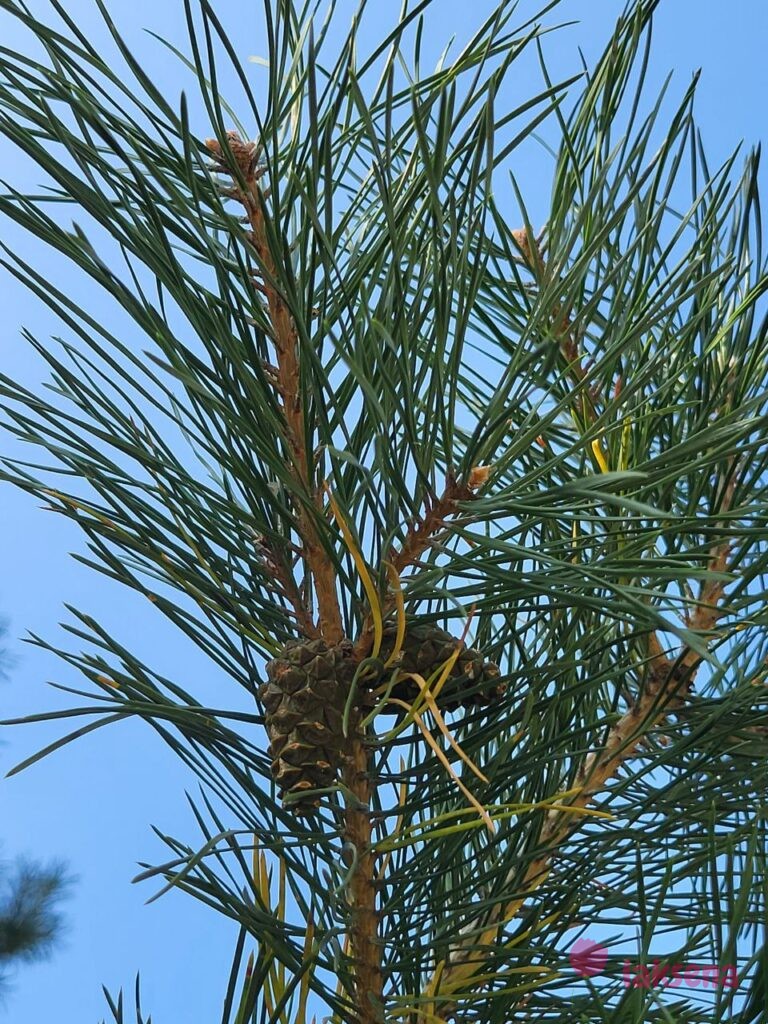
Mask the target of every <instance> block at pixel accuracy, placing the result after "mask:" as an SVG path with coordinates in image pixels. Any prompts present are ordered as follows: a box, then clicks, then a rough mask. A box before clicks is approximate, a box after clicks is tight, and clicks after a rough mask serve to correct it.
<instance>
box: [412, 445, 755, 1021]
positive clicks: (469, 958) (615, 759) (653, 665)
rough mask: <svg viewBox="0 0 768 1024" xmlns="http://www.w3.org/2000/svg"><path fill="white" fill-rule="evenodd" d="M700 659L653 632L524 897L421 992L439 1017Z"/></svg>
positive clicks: (703, 592) (557, 812)
mask: <svg viewBox="0 0 768 1024" xmlns="http://www.w3.org/2000/svg"><path fill="white" fill-rule="evenodd" d="M736 484H737V475H736V473H735V472H734V471H733V464H731V465H729V467H728V473H727V478H726V485H725V488H724V493H723V496H722V500H721V505H720V509H721V512H723V513H728V512H730V510H731V506H732V503H733V496H734V492H735V489H736ZM721 526H724V524H721ZM730 553H731V544H730V542H729V541H723V542H719V543H717V544H715V545H714V546H713V547H712V549H711V552H710V557H709V571H710V578H709V579H707V580H705V582H704V583H703V584H702V586H701V588H700V594H699V600H698V601H697V603H696V607H695V609H694V611H693V613H692V615H690V616H689V623H688V624H689V628H690V629H691V630H692V631H693V632H695V633H696V634H698V635H701V636H702V637H703V638H704V639H705V640H706V639H707V637H708V636H709V635H710V634H711V631H712V629H713V627H714V625H715V624H716V622H717V619H718V618H719V616H720V615H721V614H722V609H721V607H720V605H721V602H722V600H723V597H724V594H725V585H726V584H725V582H724V581H723V579H722V576H723V574H724V573H726V572H727V570H728V567H729V555H730ZM702 660H703V658H702V655H701V654H700V653H699V652H697V651H694V650H693V649H692V648H691V647H689V646H686V647H684V648H683V650H682V651H681V652H680V653H679V654H678V655H676V656H674V657H672V656H670V655H669V654H668V653H667V652H666V651H665V649H664V648H663V646H662V644H661V642H660V641H659V638H658V635H657V634H656V633H652V634H650V636H649V638H648V660H647V668H646V680H645V685H644V687H643V689H642V691H641V693H640V694H639V696H638V697H637V699H636V700H635V701H634V702H633V704H632V706H631V707H630V708H629V709H628V710H627V711H626V712H625V713H624V714H623V715H622V716H621V718H620V719H619V720H618V721H617V722H615V723H614V725H613V726H612V727H611V728H610V730H609V732H608V735H607V737H606V740H605V742H604V744H603V746H602V748H601V749H600V750H598V751H594V752H592V753H590V754H588V755H587V756H586V757H585V759H584V763H583V764H582V766H581V768H580V769H579V771H578V773H577V776H576V783H575V788H576V789H577V791H578V792H577V795H576V796H575V797H573V798H571V799H570V800H568V801H567V804H568V810H561V809H559V808H558V809H554V810H550V811H549V812H548V813H547V815H546V817H545V819H544V824H543V827H542V829H541V832H540V835H539V843H538V845H539V847H540V848H541V852H540V853H539V854H538V855H537V856H536V857H534V859H533V860H532V861H531V862H530V864H529V865H528V867H527V869H526V871H525V873H524V875H523V878H522V880H521V881H520V883H519V885H517V886H516V888H517V891H518V893H519V895H517V896H515V897H514V898H513V899H511V900H509V901H508V902H506V903H500V904H497V905H496V906H494V907H493V909H492V910H491V911H490V912H489V913H488V914H487V915H485V916H484V917H483V918H482V919H481V920H474V921H472V922H470V923H469V924H468V925H466V926H465V927H464V928H463V929H462V933H461V940H460V941H459V942H458V943H457V944H456V945H455V946H454V947H453V949H452V951H451V953H450V956H449V958H448V960H447V962H445V963H443V964H441V965H440V966H439V967H438V969H437V971H436V972H435V975H434V976H433V979H432V980H431V982H430V983H429V984H428V986H427V988H426V990H425V993H424V997H425V999H427V1000H428V1001H429V1003H428V1005H430V1006H432V1005H434V1006H435V1007H436V1012H437V1013H439V1014H440V1017H441V1018H442V1017H447V1016H450V1015H451V1014H452V1013H454V1011H455V1009H456V1003H455V1001H454V998H455V994H456V992H457V989H459V988H460V987H462V986H464V985H465V984H466V983H468V982H470V981H471V979H472V977H473V976H474V975H477V974H479V973H481V972H482V970H483V967H484V963H485V959H486V957H487V950H489V949H490V948H491V946H492V943H493V942H494V940H495V939H496V937H497V935H498V931H499V929H500V928H501V927H503V926H504V925H505V924H506V923H507V922H509V921H511V920H512V919H513V918H514V917H515V916H516V915H517V914H518V912H519V911H520V910H521V909H522V907H523V906H524V904H525V901H526V899H528V898H529V897H530V896H531V894H532V893H534V892H535V891H536V890H537V889H539V888H540V887H541V886H542V885H543V884H544V882H545V881H546V880H547V878H548V876H549V874H550V870H551V867H552V862H553V859H554V858H555V856H556V854H557V852H558V850H559V849H560V848H561V847H562V846H563V844H564V843H565V842H566V840H568V839H569V838H571V836H573V834H574V833H575V832H576V831H577V830H578V828H579V825H580V822H581V820H582V819H581V816H580V815H579V814H578V813H574V812H578V811H579V810H583V809H586V808H587V807H588V806H589V805H590V804H591V803H592V802H593V800H594V799H595V798H596V797H597V796H599V794H600V793H601V792H602V791H603V790H604V788H605V786H606V784H607V783H608V782H609V781H610V780H611V779H612V778H614V777H615V776H616V774H617V772H618V771H619V769H620V768H621V766H622V765H623V764H624V763H625V762H626V761H627V760H628V759H629V758H631V757H632V756H633V755H634V754H635V753H636V752H637V750H638V748H639V747H641V746H642V744H643V742H644V740H646V739H647V737H648V736H649V734H650V733H651V732H652V731H653V730H654V729H656V728H657V727H658V726H659V725H660V724H661V723H663V722H664V721H665V719H666V716H667V715H668V713H669V712H670V711H675V710H678V709H679V708H680V707H681V706H682V705H683V704H684V700H685V696H687V695H688V694H689V693H690V691H691V689H692V688H693V683H694V680H695V676H696V672H697V670H698V668H699V666H700V665H701V662H702ZM507 885H508V887H512V886H513V885H515V877H514V874H510V876H509V877H508V879H507ZM441 997H443V998H441ZM444 997H447V998H444ZM452 997H454V998H452ZM433 1001H434V1003H433Z"/></svg>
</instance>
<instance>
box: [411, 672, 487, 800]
mask: <svg viewBox="0 0 768 1024" xmlns="http://www.w3.org/2000/svg"><path fill="white" fill-rule="evenodd" d="M411 679H414V680H415V681H416V685H417V686H418V687H419V689H420V690H421V692H422V694H423V695H424V700H425V702H426V705H427V707H428V708H429V710H430V711H431V712H432V715H433V717H434V719H435V722H436V723H437V727H438V729H439V730H440V732H441V733H442V734H443V736H445V738H446V739H447V740H448V742H449V743H450V745H451V746H452V747H453V749H454V750H455V751H456V753H457V754H458V755H459V757H460V758H461V760H462V761H463V762H464V764H465V765H466V766H467V767H468V768H469V770H470V771H471V772H473V773H474V774H475V775H476V776H477V777H478V779H480V781H481V782H485V783H486V784H487V783H488V781H489V780H488V779H487V778H486V777H485V775H483V773H482V772H481V771H480V769H479V768H478V767H477V765H476V764H475V763H474V761H472V759H471V758H470V757H468V755H467V754H465V753H464V751H463V750H462V749H461V747H460V746H459V744H458V743H457V742H456V739H455V738H454V735H453V733H452V732H451V730H450V729H449V728H448V726H447V725H446V724H445V719H444V718H443V716H442V714H441V712H440V709H439V708H438V706H437V704H436V703H435V698H434V697H433V696H432V694H431V693H430V691H429V687H428V686H427V684H426V682H425V681H424V678H423V677H422V676H420V675H417V674H416V673H413V674H412V675H411Z"/></svg>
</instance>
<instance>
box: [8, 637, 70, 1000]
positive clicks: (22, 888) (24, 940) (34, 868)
mask: <svg viewBox="0 0 768 1024" xmlns="http://www.w3.org/2000/svg"><path fill="white" fill-rule="evenodd" d="M4 635H5V626H4V625H2V624H0V637H2V636H4ZM11 663H12V662H11V659H10V656H9V654H8V651H7V650H6V649H5V648H0V678H1V677H5V676H6V675H7V671H8V668H9V665H10V664H11ZM68 885H69V880H68V878H67V875H66V872H65V870H64V868H63V866H61V865H59V864H48V865H44V864H41V863H38V862H36V861H33V860H29V859H27V858H25V857H19V858H17V859H16V860H15V861H14V862H12V863H11V862H8V863H0V985H1V984H2V983H3V982H4V981H5V979H6V977H7V974H8V971H9V969H10V968H11V967H13V966H15V965H16V964H17V963H19V962H23V961H28V960H38V959H41V958H43V957H45V956H48V955H49V954H50V952H51V950H52V948H53V946H54V943H55V941H56V939H57V938H58V937H59V935H60V934H61V928H62V917H61V913H60V906H61V901H62V899H63V898H64V896H65V895H66V891H67V888H68Z"/></svg>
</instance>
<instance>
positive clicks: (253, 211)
mask: <svg viewBox="0 0 768 1024" xmlns="http://www.w3.org/2000/svg"><path fill="white" fill-rule="evenodd" d="M227 136H228V142H229V148H230V151H231V153H232V156H233V157H234V159H235V161H236V162H237V167H238V170H239V172H240V175H241V177H242V178H243V180H244V181H245V185H246V188H245V191H242V190H241V189H240V188H239V187H237V188H233V189H231V190H229V191H228V194H229V195H231V197H232V198H237V199H238V200H239V201H240V202H241V203H242V204H243V206H244V207H245V212H246V219H247V222H248V224H249V225H250V228H251V233H250V241H251V244H252V245H253V248H254V250H255V252H256V255H257V256H258V259H259V264H260V271H261V276H262V277H263V280H264V283H263V285H262V284H259V285H258V290H259V291H260V292H261V293H262V294H263V295H264V296H265V299H266V305H267V312H268V315H269V320H270V323H271V325H272V332H271V333H272V342H273V344H274V347H275V359H276V366H275V367H274V368H273V370H272V372H273V377H274V384H275V389H276V390H277V392H278V395H279V396H280V401H281V404H282V410H283V416H284V418H285V424H286V438H287V442H288V447H289V449H290V459H291V469H292V474H293V477H294V481H295V483H296V486H297V491H298V493H299V494H300V495H301V494H302V493H303V494H306V495H307V497H308V500H309V503H311V505H313V506H314V507H315V509H317V511H318V512H319V511H320V509H321V507H322V498H321V495H320V492H319V489H318V487H317V486H316V484H315V482H314V481H313V479H312V462H311V453H310V451H309V450H308V446H307V440H306V432H305V423H304V408H303V403H302V398H301V383H300V373H299V345H298V336H297V332H296V325H295V323H294V321H293V318H292V316H291V314H290V310H289V309H288V307H287V306H286V304H285V302H284V300H283V297H282V295H281V294H280V292H279V291H278V288H277V287H276V284H275V282H276V280H277V273H276V271H277V267H276V264H275V259H274V257H273V255H272V251H271V249H270V247H269V243H268V237H267V229H266V224H265V221H264V207H263V195H262V192H261V188H260V186H259V178H260V177H261V174H260V171H259V169H258V168H257V154H258V150H257V147H256V145H255V144H254V143H250V142H249V143H245V142H243V141H242V139H240V137H239V136H238V135H237V133H236V132H228V133H227ZM206 147H207V149H208V150H209V151H210V152H211V153H212V154H213V156H214V157H215V159H216V161H217V168H218V169H219V170H221V171H223V172H225V173H228V174H230V175H231V176H233V177H235V175H234V174H233V169H230V168H228V167H227V154H225V153H224V152H223V150H222V147H221V144H220V143H219V142H218V141H217V140H216V139H208V140H207V141H206ZM295 511H296V518H297V520H298V530H299V534H300V535H301V540H302V545H303V550H302V553H303V556H304V558H305V561H306V564H307V568H308V570H309V574H310V576H311V578H312V580H313V582H314V587H315V594H316V596H317V607H318V613H319V620H320V622H319V628H320V633H321V634H322V636H323V638H324V639H325V640H326V641H327V642H328V643H329V644H337V643H339V642H340V641H341V639H342V637H343V635H344V630H343V627H342V622H341V611H340V609H339V601H338V595H337V592H336V574H335V572H334V569H333V565H332V563H331V561H330V559H329V558H328V555H327V553H326V552H325V550H324V548H323V544H322V541H321V539H320V535H319V533H318V531H317V526H316V523H315V520H314V517H313V515H312V513H311V512H309V511H308V509H307V508H306V507H305V505H304V504H303V503H302V501H301V498H298V499H297V500H296V502H295ZM307 617H309V615H308V612H307Z"/></svg>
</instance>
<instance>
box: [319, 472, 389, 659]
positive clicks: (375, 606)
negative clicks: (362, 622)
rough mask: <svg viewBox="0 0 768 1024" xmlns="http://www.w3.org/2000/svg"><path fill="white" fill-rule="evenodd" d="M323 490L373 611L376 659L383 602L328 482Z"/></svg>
mask: <svg viewBox="0 0 768 1024" xmlns="http://www.w3.org/2000/svg"><path fill="white" fill-rule="evenodd" d="M323 488H324V489H325V493H326V494H327V495H328V503H329V504H330V506H331V511H332V512H333V518H334V519H335V520H336V523H337V525H338V527H339V529H340V530H341V535H342V537H343V538H344V543H345V544H346V545H347V550H348V551H349V553H350V555H351V556H352V561H353V562H354V563H355V567H356V569H357V572H358V574H359V576H360V579H361V581H362V584H363V589H364V590H365V595H366V597H367V598H368V604H369V605H370V609H371V618H372V619H373V650H372V651H371V654H372V655H373V657H374V658H375V657H377V656H378V653H379V651H380V650H381V638H382V636H383V633H384V622H383V618H382V613H381V601H380V600H379V595H378V593H377V591H376V587H375V586H374V583H373V579H372V577H371V574H370V572H369V571H368V566H367V565H366V564H365V559H364V558H363V556H362V554H361V553H360V549H359V548H358V546H357V542H356V541H355V538H354V536H353V535H352V531H351V530H350V528H349V526H348V525H347V523H346V520H345V519H344V516H343V515H342V512H341V509H340V508H339V506H338V503H337V502H336V499H335V498H334V496H333V493H332V491H331V488H330V487H329V486H328V482H327V481H326V480H324V481H323Z"/></svg>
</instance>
